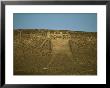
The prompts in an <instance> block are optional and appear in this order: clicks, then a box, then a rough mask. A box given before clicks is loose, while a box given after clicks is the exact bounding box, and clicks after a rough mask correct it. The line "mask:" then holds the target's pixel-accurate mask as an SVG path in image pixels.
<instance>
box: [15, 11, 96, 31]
mask: <svg viewBox="0 0 110 88" xmlns="http://www.w3.org/2000/svg"><path fill="white" fill-rule="evenodd" d="M13 27H14V29H22V28H23V29H26V28H27V29H35V28H36V29H37V28H41V29H42V28H44V29H56V30H59V29H60V30H61V29H62V30H63V29H65V30H67V29H70V30H75V31H88V32H96V31H97V14H96V13H14V15H13Z"/></svg>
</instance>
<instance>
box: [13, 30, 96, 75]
mask: <svg viewBox="0 0 110 88" xmlns="http://www.w3.org/2000/svg"><path fill="white" fill-rule="evenodd" d="M48 31H49V30H37V29H36V30H26V29H25V30H23V29H22V30H14V75H96V74H97V33H91V32H72V31H70V32H69V34H70V36H71V38H69V39H68V40H67V39H60V40H57V39H54V38H53V39H51V38H47V32H48ZM51 31H52V30H51ZM58 39H59V38H58ZM58 41H59V42H61V43H59V42H58ZM55 42H56V44H55ZM53 43H54V45H56V46H57V44H58V43H59V44H60V45H61V46H60V47H58V48H60V49H59V50H56V52H58V53H55V52H54V51H55V50H54V48H53V47H54V46H53ZM67 43H68V44H67ZM62 47H63V48H62ZM68 47H69V48H68ZM66 48H67V49H66ZM62 50H64V51H62ZM66 50H68V51H67V52H66ZM69 50H70V51H69Z"/></svg>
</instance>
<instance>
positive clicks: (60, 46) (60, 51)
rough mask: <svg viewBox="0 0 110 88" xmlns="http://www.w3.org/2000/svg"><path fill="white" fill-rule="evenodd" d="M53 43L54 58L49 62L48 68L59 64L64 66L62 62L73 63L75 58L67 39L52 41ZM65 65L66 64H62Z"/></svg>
mask: <svg viewBox="0 0 110 88" xmlns="http://www.w3.org/2000/svg"><path fill="white" fill-rule="evenodd" d="M51 43H52V54H53V56H52V58H51V60H50V61H49V63H48V65H47V67H49V66H50V65H52V64H54V66H56V65H55V64H57V65H58V63H60V64H62V61H65V62H66V61H69V62H70V63H71V62H73V56H72V53H71V51H70V47H69V43H68V40H67V39H56V40H51ZM62 65H65V64H62Z"/></svg>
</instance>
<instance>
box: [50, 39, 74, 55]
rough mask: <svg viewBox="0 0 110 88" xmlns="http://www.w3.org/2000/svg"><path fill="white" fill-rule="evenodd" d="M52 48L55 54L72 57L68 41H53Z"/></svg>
mask: <svg viewBox="0 0 110 88" xmlns="http://www.w3.org/2000/svg"><path fill="white" fill-rule="evenodd" d="M52 47H53V53H54V54H66V55H67V56H72V53H71V51H70V47H69V43H68V40H67V39H57V40H52Z"/></svg>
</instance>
